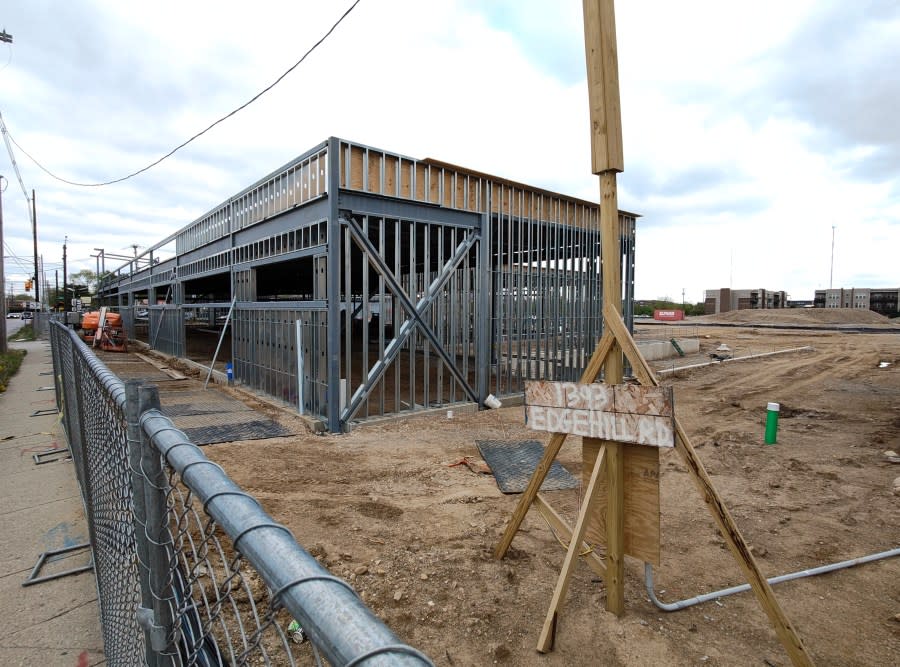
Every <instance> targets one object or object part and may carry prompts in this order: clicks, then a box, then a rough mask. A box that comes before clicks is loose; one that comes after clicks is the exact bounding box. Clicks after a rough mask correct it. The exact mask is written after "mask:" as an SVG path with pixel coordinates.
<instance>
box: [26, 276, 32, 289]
mask: <svg viewBox="0 0 900 667" xmlns="http://www.w3.org/2000/svg"><path fill="white" fill-rule="evenodd" d="M25 291H26V292H30V291H31V278H29V279H28V280H26V281H25Z"/></svg>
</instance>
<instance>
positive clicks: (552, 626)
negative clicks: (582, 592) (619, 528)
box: [537, 449, 606, 653]
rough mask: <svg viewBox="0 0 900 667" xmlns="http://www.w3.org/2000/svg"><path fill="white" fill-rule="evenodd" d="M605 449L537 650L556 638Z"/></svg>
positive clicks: (548, 646)
mask: <svg viewBox="0 0 900 667" xmlns="http://www.w3.org/2000/svg"><path fill="white" fill-rule="evenodd" d="M604 453H605V450H603V449H601V450H600V453H599V454H598V456H597V460H596V461H595V462H594V469H593V471H591V479H590V481H589V482H588V487H587V493H586V494H585V496H584V499H583V501H582V503H581V510H580V511H579V512H578V520H577V521H576V522H575V528H574V529H573V531H572V539H571V540H569V548H568V549H567V550H566V559H565V560H564V561H563V566H562V570H561V571H560V573H559V579H557V581H556V589H555V590H554V591H553V598H552V599H551V600H550V608H549V609H548V610H547V618H546V619H545V620H544V627H543V629H542V630H541V637H540V639H538V645H537V650H538V651H540V652H541V653H546V652H547V651H549V650H551V649H552V648H553V640H554V639H555V638H556V622H557V617H558V614H559V608H560V607H561V606H562V603H563V602H564V601H565V599H566V593H567V592H568V590H569V579H570V577H571V576H572V570H573V569H574V568H575V563H577V562H578V552H579V551H580V550H581V545H582V542H583V541H584V534H585V532H586V531H587V519H588V517H589V516H590V515H591V508H592V507H593V505H594V496H595V495H596V492H597V479H598V478H599V477H600V474H601V472H602V471H603V468H604V465H603V464H604V460H605V458H606V457H605V456H604Z"/></svg>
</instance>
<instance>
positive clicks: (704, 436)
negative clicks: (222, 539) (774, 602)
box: [205, 314, 900, 666]
mask: <svg viewBox="0 0 900 667" xmlns="http://www.w3.org/2000/svg"><path fill="white" fill-rule="evenodd" d="M793 315H795V314H792V316H793ZM704 320H705V321H706V323H707V324H708V323H709V318H704ZM807 321H809V320H807ZM767 323H768V324H771V323H772V318H771V317H770V318H769V319H768V320H767ZM862 324H865V325H866V326H868V325H869V324H870V323H869V322H862ZM810 326H812V327H815V326H820V327H821V326H822V324H821V323H812V322H811V323H810ZM884 327H885V328H886V329H889V330H892V333H885V334H868V333H867V334H854V333H846V332H842V331H834V330H827V329H825V328H820V329H815V328H811V329H808V330H801V331H798V330H777V329H760V328H754V327H753V326H752V323H748V324H747V325H746V326H742V327H738V328H734V327H729V328H725V327H718V328H717V327H710V326H702V327H696V332H697V334H698V335H699V337H700V339H701V354H700V355H696V357H695V358H693V359H689V358H685V359H679V360H677V362H676V363H675V364H674V365H679V364H688V363H692V362H693V363H696V362H698V361H702V360H708V354H709V353H710V352H711V351H712V350H714V349H715V348H716V347H718V346H719V345H720V344H721V343H725V344H727V345H728V346H729V347H731V348H732V349H736V351H737V353H738V355H740V354H741V353H742V352H743V351H745V350H748V351H749V350H752V351H753V352H754V353H757V352H763V351H772V350H779V349H786V348H795V347H800V346H807V345H808V346H811V347H812V348H813V349H812V350H809V351H802V352H792V353H789V354H784V355H779V356H770V357H763V358H757V359H753V360H748V361H736V362H729V363H726V364H716V365H713V366H709V367H705V368H699V369H694V370H691V371H680V372H677V373H675V374H674V375H670V376H668V377H666V378H665V380H664V383H665V384H671V385H672V386H673V387H674V390H675V404H676V412H677V414H678V415H679V417H680V419H681V420H682V422H683V424H684V425H685V427H686V429H687V431H688V433H689V435H690V437H691V438H692V440H693V442H694V445H695V447H696V448H697V451H698V454H699V456H700V457H701V459H702V460H703V463H704V465H705V466H706V467H707V470H708V471H709V472H710V474H711V476H712V479H713V482H714V483H715V485H716V487H717V489H718V491H719V493H720V494H721V495H722V496H723V498H724V500H725V503H726V505H727V506H728V507H729V509H730V510H731V512H732V514H733V516H734V518H735V520H736V521H737V524H738V526H739V528H740V530H741V531H742V533H743V535H744V537H745V539H746V540H747V541H748V542H749V543H750V544H751V545H752V546H753V550H754V553H755V554H756V557H757V561H758V563H759V565H760V568H761V569H762V571H763V572H764V573H765V574H766V575H767V576H774V575H778V574H784V573H788V572H795V571H798V570H802V569H806V568H811V567H815V566H819V565H824V564H828V563H833V562H837V561H841V560H846V559H850V558H855V557H859V556H864V555H867V554H870V553H874V552H881V551H885V550H888V549H893V548H897V547H900V496H898V495H895V494H894V491H893V487H892V485H893V483H894V479H895V478H897V477H898V476H900V465H897V464H892V463H891V462H889V461H888V460H887V458H886V457H885V455H884V452H885V450H895V451H900V369H898V364H900V335H898V333H900V326H898V325H896V324H891V323H887V322H885V324H884ZM646 328H647V329H648V330H649V329H651V328H652V327H646ZM642 329H643V327H642ZM692 331H693V330H692ZM640 333H641V334H642V337H647V336H652V335H653V334H652V331H643V330H642V331H641V332H640ZM880 362H889V364H890V365H888V366H886V367H883V368H879V364H880ZM672 365H673V363H672V361H671V360H667V361H663V362H659V365H658V368H671V367H672ZM768 401H775V402H779V403H781V406H782V413H781V420H780V424H779V436H778V444H776V445H773V446H766V445H765V444H764V443H763V430H764V422H765V414H766V403H767V402H768ZM279 418H280V419H289V417H286V416H284V415H283V414H282V416H281V417H279ZM546 436H547V434H546V433H540V432H534V431H529V430H528V429H526V428H525V427H524V418H523V409H522V408H521V407H504V408H502V409H500V410H493V411H487V412H480V413H476V414H460V413H459V411H455V413H454V415H453V417H452V418H448V416H447V415H446V413H444V412H442V413H440V414H438V415H431V416H424V417H417V418H407V419H400V420H396V421H389V422H382V423H379V424H370V425H365V426H362V427H360V428H358V429H356V430H354V431H353V432H352V433H350V434H347V435H339V436H337V435H324V436H321V435H314V434H309V435H303V436H294V437H291V438H281V439H271V440H261V441H252V442H244V443H228V444H221V445H215V446H211V447H207V448H205V452H206V453H207V455H208V456H210V458H212V459H213V460H215V461H217V462H219V463H220V464H221V465H222V466H223V467H224V468H225V470H226V471H227V472H228V474H229V475H231V476H232V477H233V478H234V480H235V481H236V482H237V483H238V484H240V485H241V486H242V487H243V488H244V489H245V490H247V491H249V492H250V493H252V494H253V495H254V496H256V498H258V499H259V500H260V501H261V502H262V504H263V506H264V507H265V508H266V509H267V510H268V511H269V512H270V513H271V514H272V515H273V516H274V517H275V518H276V519H277V520H278V521H281V522H283V523H285V524H286V525H287V526H288V527H290V528H291V529H292V530H293V532H294V534H295V535H296V536H297V538H298V540H299V541H300V543H301V544H302V545H304V546H305V547H306V548H307V549H308V550H309V551H310V552H311V553H313V554H314V555H315V556H317V557H318V558H319V559H320V560H321V561H322V562H323V563H324V564H326V565H327V567H328V568H329V569H330V570H331V571H332V572H334V573H336V574H338V575H340V576H342V577H345V578H346V579H348V580H349V581H350V582H351V583H352V585H353V586H354V587H355V588H356V590H357V591H358V592H359V593H360V595H361V596H362V597H363V598H364V600H365V601H366V602H367V603H368V604H369V605H370V606H371V608H372V609H373V610H374V611H375V612H376V613H377V614H378V615H379V616H380V617H381V618H382V619H384V620H385V621H386V622H387V624H388V625H389V626H390V627H391V628H392V629H393V630H394V632H396V633H397V634H398V635H399V636H400V637H401V638H402V639H403V640H404V641H406V642H408V643H410V644H412V645H413V646H416V647H417V648H420V649H421V650H423V651H425V652H426V653H427V654H429V655H430V656H431V657H432V659H433V660H434V661H435V664H437V665H451V666H456V665H491V664H508V665H526V666H527V665H769V666H773V665H787V664H789V660H788V658H787V656H786V654H785V653H784V651H783V650H782V648H781V646H780V644H779V643H778V641H777V638H776V636H775V633H774V631H773V630H772V629H771V627H770V626H769V624H768V620H767V618H766V616H765V614H764V613H763V611H762V610H761V608H760V607H759V605H758V604H757V602H756V599H755V597H754V596H753V595H752V594H751V593H740V594H738V595H734V596H730V597H726V598H723V599H721V600H717V601H711V602H706V603H704V604H701V605H698V606H694V607H691V608H689V609H686V610H683V611H680V612H675V613H666V612H663V611H660V610H659V609H657V608H656V607H654V606H653V604H651V602H650V601H649V599H648V597H647V594H646V592H645V590H644V586H643V564H642V563H640V562H638V561H636V560H634V559H631V558H629V559H627V562H626V568H625V571H626V583H625V594H626V610H625V614H624V615H623V616H622V617H620V618H617V617H615V616H613V615H611V614H608V613H607V612H605V611H604V587H603V583H602V582H601V581H598V580H597V578H596V576H595V575H594V574H593V572H592V571H591V570H590V569H589V568H588V567H587V566H586V565H585V564H579V565H578V567H577V568H576V570H575V574H574V576H573V578H572V583H571V586H570V589H569V594H568V598H567V601H566V604H565V606H564V607H563V609H562V613H561V617H560V622H559V626H558V633H557V637H556V646H555V649H554V651H553V652H552V653H549V654H547V655H541V654H539V653H537V652H536V650H535V645H536V643H537V640H538V635H539V633H540V629H541V626H542V624H543V620H544V615H545V613H546V610H547V606H548V604H549V602H550V598H551V595H552V592H553V588H554V586H555V583H556V578H557V575H558V573H559V570H560V567H561V565H562V561H563V557H564V555H565V551H564V549H563V547H562V546H561V545H560V543H559V542H558V541H557V540H556V538H555V537H554V536H553V534H552V533H551V531H550V530H549V528H548V526H547V525H546V524H545V523H544V521H543V520H542V518H541V516H540V515H539V514H538V513H537V511H536V510H534V509H532V510H531V511H530V512H529V514H528V516H527V517H526V519H525V522H524V523H523V527H522V530H521V531H520V532H519V534H518V535H517V536H516V538H515V540H514V541H513V546H512V549H511V551H510V553H509V554H508V556H507V557H506V558H505V559H504V560H502V561H497V560H495V559H494V558H493V557H492V550H493V547H494V546H495V545H496V543H497V541H498V539H499V537H500V535H501V533H502V532H503V529H504V527H505V525H506V523H507V521H508V519H509V517H510V515H511V513H512V511H513V509H514V507H515V504H516V502H517V499H518V496H517V495H503V494H501V493H500V491H499V490H498V489H497V486H496V483H495V481H494V479H493V477H492V476H490V475H483V474H478V473H475V472H472V471H470V470H469V469H468V468H466V467H465V466H452V464H453V463H456V462H458V461H459V460H460V459H461V458H462V457H465V456H475V457H478V451H477V449H476V448H475V440H477V439H503V440H521V439H530V438H534V439H538V440H541V441H542V442H546V440H547V437H546ZM580 459H581V443H580V439H579V438H576V437H571V438H570V439H569V441H568V442H567V443H566V445H565V446H564V447H563V450H562V453H561V455H560V461H561V462H562V463H563V465H564V466H565V467H566V468H568V469H569V470H570V471H571V472H572V473H573V474H575V475H576V476H579V477H580V470H581V461H580ZM661 485H662V491H661V493H662V565H661V567H660V568H658V570H657V571H656V573H655V576H656V590H657V594H658V595H659V597H660V598H661V599H662V600H663V601H674V600H679V599H682V598H687V597H692V596H694V595H697V594H699V593H702V592H709V591H714V590H718V589H720V588H723V587H726V586H732V585H736V584H739V583H743V581H742V579H741V574H740V572H739V570H738V567H737V565H736V564H735V563H734V562H733V560H732V558H731V555H730V552H729V551H728V550H727V549H726V547H725V545H724V541H723V540H722V539H721V537H720V536H719V535H718V533H717V530H716V528H715V525H714V523H713V521H712V519H711V518H710V516H709V514H708V513H707V511H706V509H705V507H704V505H703V502H702V500H701V498H700V496H699V494H698V492H697V491H696V489H695V487H694V485H693V483H692V481H691V479H690V477H689V476H688V474H687V473H686V468H685V466H684V465H683V463H682V461H681V460H680V458H679V456H678V454H677V453H676V452H674V451H665V452H663V455H662V458H661ZM897 493H900V490H898V492H897ZM545 495H546V496H547V497H548V499H550V501H551V502H552V503H554V505H555V506H558V507H561V508H566V511H565V512H564V513H565V514H566V516H567V517H568V519H569V521H570V522H571V523H574V519H575V512H576V511H577V506H578V492H577V491H568V492H550V493H547V494H545ZM898 582H900V558H892V559H888V560H882V561H879V562H876V563H872V564H867V565H864V566H861V567H856V568H852V569H847V570H841V571H839V572H835V573H830V574H825V575H821V576H818V577H814V578H808V579H803V580H800V581H793V582H787V583H782V584H778V585H775V586H774V592H775V595H776V597H777V598H778V600H779V601H780V603H781V605H782V607H783V609H784V611H785V613H786V614H787V616H788V617H789V618H790V619H791V621H792V622H793V623H794V625H795V627H796V628H797V630H798V631H799V633H800V635H801V637H802V638H803V640H804V641H805V643H806V646H807V648H808V649H809V651H810V653H811V655H812V656H813V658H814V660H815V661H816V663H817V664H819V665H848V666H849V665H860V666H861V665H889V664H897V663H898V660H900V583H898Z"/></svg>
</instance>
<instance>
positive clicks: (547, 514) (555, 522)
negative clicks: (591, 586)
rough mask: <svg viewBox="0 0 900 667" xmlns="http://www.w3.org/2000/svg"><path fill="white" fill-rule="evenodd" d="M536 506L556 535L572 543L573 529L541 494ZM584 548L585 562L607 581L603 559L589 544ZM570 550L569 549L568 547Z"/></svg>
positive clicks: (584, 543)
mask: <svg viewBox="0 0 900 667" xmlns="http://www.w3.org/2000/svg"><path fill="white" fill-rule="evenodd" d="M534 506H535V507H536V508H537V510H538V512H540V513H541V515H542V516H543V517H544V518H545V519H546V520H547V523H549V524H550V526H551V527H552V528H553V530H554V531H556V534H557V535H558V536H559V538H560V539H561V540H565V541H566V542H568V543H570V544H571V542H572V528H571V526H569V524H568V523H567V522H566V520H565V519H563V518H562V517H561V516H560V515H559V514H558V513H557V511H556V510H555V509H553V508H552V507H551V506H550V503H548V502H547V501H546V499H544V496H542V495H541V494H540V493H539V494H537V497H535V499H534ZM582 546H583V547H584V550H585V551H586V552H587V553H585V551H583V552H582V553H583V554H584V561H585V562H586V563H587V564H588V567H589V568H591V569H592V570H593V571H594V574H596V575H597V576H598V577H601V578H603V579H604V580H605V579H606V565H605V564H604V562H603V558H602V557H601V556H600V554H598V553H597V552H596V551H594V550H592V549H591V548H590V546H589V545H588V543H587V542H582ZM567 548H568V547H567Z"/></svg>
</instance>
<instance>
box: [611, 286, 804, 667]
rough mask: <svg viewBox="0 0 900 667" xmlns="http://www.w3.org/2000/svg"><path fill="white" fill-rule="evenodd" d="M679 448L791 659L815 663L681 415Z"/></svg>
mask: <svg viewBox="0 0 900 667" xmlns="http://www.w3.org/2000/svg"><path fill="white" fill-rule="evenodd" d="M603 315H604V317H605V319H606V322H607V325H608V327H609V328H610V329H612V331H613V334H614V335H615V336H616V338H617V339H618V341H619V343H620V345H621V346H622V350H623V351H624V352H625V356H626V357H627V358H628V360H629V361H630V362H631V366H632V368H633V369H634V372H635V374H636V375H637V377H638V379H639V380H640V381H641V383H642V384H649V385H653V386H658V385H659V380H657V379H656V376H655V375H654V374H653V370H652V369H651V368H650V366H649V364H648V363H647V361H646V359H644V357H643V355H641V353H640V351H639V350H638V348H637V345H636V344H635V342H634V339H633V338H632V337H631V334H630V333H629V332H628V329H627V328H626V326H625V323H624V322H623V321H622V318H621V317H620V316H619V315H618V313H616V312H615V311H614V310H613V309H612V308H610V307H609V306H608V304H607V305H604V307H603ZM675 450H676V451H677V452H678V453H679V454H680V455H681V458H682V459H683V460H684V462H685V464H687V467H688V470H689V471H690V473H691V479H693V480H694V484H695V485H696V486H697V489H698V490H699V491H700V495H701V497H702V498H703V502H704V503H705V504H706V508H707V509H708V510H709V512H710V514H712V517H713V519H714V520H715V522H716V525H717V526H718V528H719V532H720V533H721V534H722V537H724V538H725V543H726V544H727V545H728V548H729V550H730V551H731V554H732V555H733V556H734V559H735V561H737V564H738V566H739V567H740V568H741V570H742V572H743V573H744V576H745V577H746V578H747V581H748V582H749V583H750V587H751V588H752V589H753V593H754V594H755V595H756V599H757V600H758V601H759V604H760V606H761V607H762V608H763V611H765V612H766V615H767V616H768V617H769V621H770V622H771V623H772V625H773V626H774V628H775V633H776V634H777V635H778V639H779V640H780V641H781V644H782V646H784V649H785V651H786V652H787V654H788V656H789V657H790V659H791V662H792V663H794V664H795V665H812V664H813V662H812V658H811V657H810V655H809V653H808V652H807V651H806V647H805V646H804V644H803V641H802V640H801V639H800V636H799V635H798V634H797V631H796V630H795V629H794V626H793V625H792V624H791V621H790V619H788V617H787V616H786V615H785V613H784V611H783V610H782V609H781V606H780V605H779V604H778V600H777V599H776V598H775V594H774V593H773V592H772V588H771V586H769V582H768V581H766V578H765V576H763V574H762V573H761V572H760V571H759V566H758V565H757V564H756V560H755V559H754V558H753V554H751V553H750V549H749V547H748V546H747V543H746V542H745V541H744V536H743V535H741V532H740V530H738V527H737V524H736V523H735V521H734V518H733V517H732V516H731V512H729V511H728V508H727V507H726V506H725V503H724V502H723V501H722V498H721V496H719V493H718V491H716V488H715V486H713V483H712V480H711V479H710V477H709V473H707V472H706V468H704V467H703V462H702V461H701V460H700V457H698V456H697V452H696V451H695V450H694V446H693V445H692V444H691V440H690V438H689V437H688V435H687V433H686V432H685V430H684V428H683V427H682V426H681V422H680V421H679V420H678V418H677V417H676V418H675Z"/></svg>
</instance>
